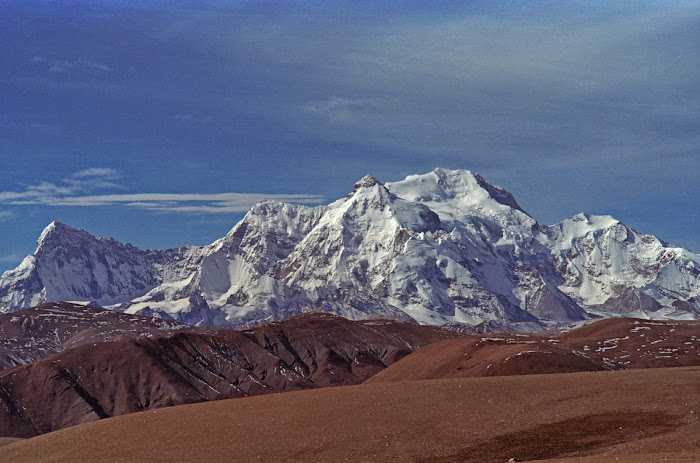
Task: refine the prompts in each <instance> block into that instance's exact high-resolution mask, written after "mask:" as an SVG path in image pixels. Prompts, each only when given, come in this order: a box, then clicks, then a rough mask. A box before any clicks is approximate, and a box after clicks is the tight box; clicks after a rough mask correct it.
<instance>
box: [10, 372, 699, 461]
mask: <svg viewBox="0 0 700 463" xmlns="http://www.w3.org/2000/svg"><path fill="white" fill-rule="evenodd" d="M699 380H700V367H679V368H655V369H639V370H627V371H604V372H584V373H567V374H548V375H520V376H501V377H478V378H456V379H437V380H427V381H403V382H396V383H381V384H363V385H357V386H346V387H336V388H324V389H315V390H307V391H297V392H288V393H283V394H274V395H267V396H257V397H249V398H243V399H232V400H221V401H213V402H207V403H200V404H192V405H183V406H178V407H171V408H165V409H159V410H153V411H146V412H141V413H135V414H131V415H126V416H121V417H116V418H110V419H105V420H100V421H96V422H92V423H86V424H83V425H79V426H75V427H72V428H67V429H63V430H60V431H57V432H53V433H49V434H45V435H42V436H38V437H34V438H31V439H27V440H23V441H19V442H16V443H14V444H10V445H8V446H6V447H3V448H0V460H2V461H5V462H8V463H10V462H13V463H14V462H30V461H31V462H59V461H60V462H103V461H113V462H119V461H124V462H126V461H129V462H130V461H150V462H174V461H182V462H184V461H204V460H206V461H213V462H217V461H221V462H223V461H246V462H248V461H276V462H277V461H309V462H329V461H385V462H425V463H428V462H457V461H479V462H485V463H488V462H494V463H495V462H505V461H508V459H510V458H517V459H519V460H522V461H528V460H537V459H540V460H546V461H561V462H571V463H574V462H575V463H590V462H593V461H596V462H597V461H620V462H632V461H635V462H639V461H641V462H644V461H649V462H650V461H655V462H656V461H670V462H691V461H698V457H699V456H700V420H699V419H698V417H699V415H698V414H699V413H700V388H698V386H697V385H698V384H700V383H699ZM640 456H641V457H640ZM572 457H575V458H573V459H571V458H572ZM553 458H555V459H556V460H553Z"/></svg>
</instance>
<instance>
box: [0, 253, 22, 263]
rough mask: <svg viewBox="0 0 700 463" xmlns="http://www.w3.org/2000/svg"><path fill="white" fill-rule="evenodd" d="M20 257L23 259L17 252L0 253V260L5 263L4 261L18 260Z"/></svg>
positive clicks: (12, 261)
mask: <svg viewBox="0 0 700 463" xmlns="http://www.w3.org/2000/svg"><path fill="white" fill-rule="evenodd" d="M22 259H23V256H20V255H19V254H5V255H1V254H0V262H3V263H5V262H11V263H14V262H19V261H21V260H22Z"/></svg>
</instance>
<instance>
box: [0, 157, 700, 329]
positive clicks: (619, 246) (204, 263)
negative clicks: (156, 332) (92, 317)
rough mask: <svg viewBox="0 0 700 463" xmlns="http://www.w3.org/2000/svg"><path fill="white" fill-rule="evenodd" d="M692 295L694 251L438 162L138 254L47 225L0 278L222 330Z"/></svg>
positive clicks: (46, 293) (436, 317) (502, 315)
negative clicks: (207, 241)
mask: <svg viewBox="0 0 700 463" xmlns="http://www.w3.org/2000/svg"><path fill="white" fill-rule="evenodd" d="M699 296H700V257H699V256H697V255H695V254H692V253H690V252H689V251H687V250H684V249H681V248H675V247H672V246H669V245H668V244H666V243H663V242H662V241H659V240H658V239H657V238H655V237H653V236H650V235H644V234H640V233H638V232H636V231H634V230H632V229H630V228H628V227H626V226H625V225H623V224H622V223H620V222H619V221H617V220H615V219H613V218H612V217H609V216H590V215H587V214H579V215H576V216H574V217H571V218H569V219H566V220H564V221H562V222H561V223H558V224H555V225H552V226H546V225H543V224H540V223H538V222H537V221H536V220H535V219H533V218H532V217H530V216H529V215H527V214H526V213H525V212H524V211H523V209H522V208H521V207H520V206H519V205H518V203H517V201H516V200H515V198H514V197H513V196H512V195H511V194H510V193H508V192H507V191H506V190H504V189H502V188H500V187H497V186H493V185H490V184H488V183H487V182H486V181H485V180H484V179H483V178H482V177H480V176H479V175H475V174H472V173H471V172H469V171H464V170H459V171H449V170H445V169H436V170H435V171H433V172H430V173H428V174H424V175H412V176H409V177H407V178H406V179H405V180H403V181H400V182H392V183H386V184H382V183H381V182H379V181H378V180H377V179H375V178H374V177H371V176H367V177H364V178H363V179H361V180H360V181H359V182H357V183H356V184H355V185H354V187H353V189H352V192H351V193H350V194H349V195H348V196H347V197H345V198H342V199H340V200H338V201H336V202H334V203H332V204H330V205H328V206H320V207H315V208H311V207H306V206H298V205H292V204H284V203H278V202H263V203H260V204H258V205H256V206H255V207H253V208H252V209H251V210H250V211H249V212H248V214H247V215H246V216H245V217H244V218H243V220H242V221H241V222H240V223H238V224H237V225H236V226H235V227H234V228H233V229H232V230H231V232H230V233H229V234H228V235H226V236H225V237H224V238H221V239H220V240H218V241H216V242H214V243H212V244H211V245H209V246H202V247H185V248H181V249H173V250H165V251H142V250H139V249H136V248H134V247H133V246H130V245H122V244H120V243H117V242H116V241H114V240H110V239H103V238H94V237H92V236H91V235H89V234H88V233H87V232H84V231H82V230H76V229H72V228H70V227H68V226H66V225H63V224H58V223H53V224H51V225H50V226H49V227H48V228H47V229H46V230H45V231H44V233H43V234H42V236H41V237H40V239H39V246H38V247H37V250H36V252H35V253H34V255H32V256H29V257H27V258H26V259H25V260H24V262H23V263H22V264H21V265H20V266H19V267H18V268H17V269H15V270H12V271H9V272H6V273H5V274H4V275H3V276H2V278H0V304H1V307H0V310H4V311H14V310H18V309H21V308H23V307H28V306H32V305H35V304H38V303H41V302H44V301H57V300H68V301H95V302H97V303H99V304H100V305H103V306H109V307H110V308H116V309H119V310H122V311H127V312H128V313H136V314H144V315H149V314H160V315H161V316H163V317H171V318H173V319H174V320H177V321H181V322H186V323H191V324H215V325H218V326H222V327H234V326H238V327H240V326H251V325H254V324H257V323H261V322H266V321H271V320H279V319H283V318H286V317H288V316H290V315H294V314H298V313H303V312H309V311H324V312H329V313H335V314H338V315H342V316H344V317H347V318H351V319H364V318H370V317H376V316H380V317H391V318H404V319H413V320H415V321H418V322H420V323H424V324H435V325H439V324H443V323H463V324H467V325H470V326H477V325H481V326H488V325H492V324H502V325H503V326H506V327H508V329H511V330H520V331H525V330H534V329H538V328H542V327H546V326H553V325H557V324H565V323H569V322H571V321H577V320H581V319H585V318H590V317H592V316H602V317H609V316H636V317H643V318H661V319H663V318H675V319H678V318H680V319H698V318H700V302H699V299H698V298H699ZM676 301H678V303H676Z"/></svg>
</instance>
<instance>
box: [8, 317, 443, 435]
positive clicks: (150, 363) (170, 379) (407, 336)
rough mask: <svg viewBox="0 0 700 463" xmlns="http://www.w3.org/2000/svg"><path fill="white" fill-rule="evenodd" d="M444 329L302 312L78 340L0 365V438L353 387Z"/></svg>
mask: <svg viewBox="0 0 700 463" xmlns="http://www.w3.org/2000/svg"><path fill="white" fill-rule="evenodd" d="M452 336H455V334H454V333H452V332H449V331H444V330H441V329H439V328H435V327H427V326H417V325H411V324H406V323H398V322H388V321H375V322H361V323H358V322H351V321H348V320H345V319H343V318H340V317H336V316H333V315H328V314H305V315H300V316H296V317H292V318H290V319H288V320H286V321H284V322H276V323H271V324H268V325H263V326H260V327H257V328H253V329H250V330H246V331H232V330H221V331H217V332H211V333H193V332H183V333H177V334H173V335H170V336H165V337H154V338H150V339H145V338H144V339H125V340H120V341H114V342H106V343H95V344H90V345H85V346H81V347H78V348H75V349H70V350H67V351H65V352H62V353H60V354H57V355H55V356H53V357H49V358H46V359H43V360H40V361H38V362H34V363H32V364H30V365H24V366H21V367H14V368H10V369H7V370H5V371H3V372H0V404H1V406H0V436H12V437H29V436H34V435H37V434H42V433H46V432H49V431H54V430H57V429H61V428H64V427H66V426H72V425H75V424H79V423H83V422H86V421H93V420H97V419H100V418H106V417H110V416H116V415H123V414H127V413H132V412H136V411H141V410H148V409H154V408H161V407H165V406H169V405H180V404H185V403H192V402H201V401H207V400H217V399H223V398H232V397H244V396H249V395H259V394H268V393H272V392H280V391H289V390H297V389H309V388H315V387H321V386H329V385H344V384H358V383H360V382H362V381H364V380H366V379H367V378H369V377H370V376H372V375H374V374H376V373H377V372H379V371H381V370H382V369H384V368H386V366H387V365H389V364H391V363H393V362H394V361H396V360H397V359H399V358H401V357H402V356H404V355H406V354H408V353H410V352H411V350H413V349H415V348H418V347H422V346H425V345H427V344H429V343H431V342H435V341H439V340H443V339H446V338H448V337H452Z"/></svg>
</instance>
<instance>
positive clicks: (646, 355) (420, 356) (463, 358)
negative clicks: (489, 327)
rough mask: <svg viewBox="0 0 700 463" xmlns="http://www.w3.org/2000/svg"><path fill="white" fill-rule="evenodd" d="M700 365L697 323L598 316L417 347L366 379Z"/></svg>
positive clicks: (408, 378) (699, 334) (453, 376)
mask: <svg viewBox="0 0 700 463" xmlns="http://www.w3.org/2000/svg"><path fill="white" fill-rule="evenodd" d="M691 365H700V322H697V321H651V320H636V319H629V318H615V319H606V320H601V321H599V322H596V323H592V324H590V325H586V326H584V327H582V328H579V329H577V330H573V331H570V332H568V333H564V334H562V335H557V336H555V335H550V336H542V335H522V334H518V335H500V334H489V335H482V336H468V337H464V338H458V339H452V340H447V341H443V342H440V343H436V344H432V345H430V346H427V347H425V348H423V349H420V350H418V351H416V352H414V353H412V354H411V355H408V356H406V357H405V358H403V359H402V360H401V361H399V362H397V363H395V364H394V365H392V366H390V367H389V368H387V369H386V370H384V371H382V372H381V373H378V374H377V375H375V376H374V377H372V378H370V379H369V380H368V381H369V382H393V381H405V380H418V379H436V378H461V377H469V376H500V375H522V374H542V373H567V372H575V371H603V370H622V369H631V368H653V367H677V366H691Z"/></svg>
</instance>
